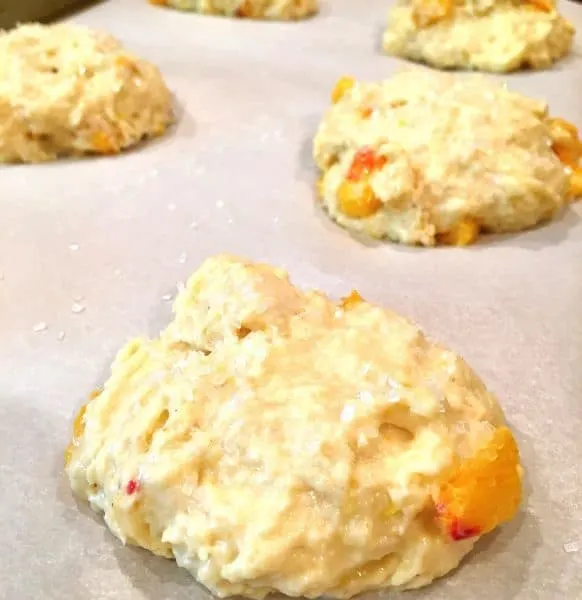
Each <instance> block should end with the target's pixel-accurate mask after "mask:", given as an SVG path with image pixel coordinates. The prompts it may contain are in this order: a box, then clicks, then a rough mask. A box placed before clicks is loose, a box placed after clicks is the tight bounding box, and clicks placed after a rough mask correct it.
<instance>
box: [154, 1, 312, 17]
mask: <svg viewBox="0 0 582 600" xmlns="http://www.w3.org/2000/svg"><path fill="white" fill-rule="evenodd" d="M150 2H151V3H152V4H158V5H163V6H170V7H172V8H177V9H178V10H188V11H195V12H198V13H201V14H205V15H223V16H227V17H235V18H246V19H270V20H279V21H293V20H297V19H303V18H305V17H308V16H310V15H313V14H315V13H316V12H317V10H318V0H150Z"/></svg>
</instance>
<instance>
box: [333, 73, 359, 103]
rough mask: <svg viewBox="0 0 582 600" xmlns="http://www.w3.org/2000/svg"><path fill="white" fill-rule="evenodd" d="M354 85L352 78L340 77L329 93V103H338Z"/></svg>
mask: <svg viewBox="0 0 582 600" xmlns="http://www.w3.org/2000/svg"><path fill="white" fill-rule="evenodd" d="M355 84H356V81H355V79H354V78H353V77H347V76H346V77H340V79H338V82H337V83H336V84H335V87H334V88H333V90H332V92H331V101H332V102H333V103H334V104H335V103H336V102H339V101H340V100H341V99H342V98H343V97H344V96H345V95H346V94H347V92H349V91H350V90H351V89H352V88H353V87H354V85H355Z"/></svg>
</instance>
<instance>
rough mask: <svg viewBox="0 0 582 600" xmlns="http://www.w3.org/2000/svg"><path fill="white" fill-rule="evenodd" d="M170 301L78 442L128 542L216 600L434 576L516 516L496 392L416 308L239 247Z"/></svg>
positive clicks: (75, 457) (73, 471)
mask: <svg viewBox="0 0 582 600" xmlns="http://www.w3.org/2000/svg"><path fill="white" fill-rule="evenodd" d="M174 310H175V317H174V320H173V321H172V322H171V323H170V325H169V326H168V328H167V329H166V330H165V331H163V332H162V333H161V335H160V337H159V338H158V339H137V340H134V341H131V342H130V343H129V344H127V345H126V346H125V347H124V348H123V349H122V350H121V351H120V352H119V354H118V356H117V358H116V360H115V363H114V364H113V367H112V373H111V377H110V378H109V380H108V381H107V382H106V384H105V386H104V388H103V390H102V391H100V392H97V393H96V394H95V395H94V397H93V398H92V399H91V400H90V402H89V403H88V404H87V406H86V407H85V408H84V409H83V410H82V411H81V413H80V414H79V416H78V418H77V420H76V423H75V428H74V438H73V441H72V443H71V445H70V447H69V449H68V451H67V457H66V464H67V467H66V468H67V473H68V476H69V478H70V482H71V486H72V488H73V490H74V492H75V493H76V494H77V495H78V496H80V497H81V498H84V499H86V500H88V501H89V502H90V504H91V506H92V507H93V508H94V509H95V510H97V511H99V512H103V513H104V517H105V521H106V523H107V525H108V526H109V528H110V529H111V531H112V532H113V533H114V534H115V535H116V536H117V537H118V538H120V539H121V540H123V541H124V542H128V543H132V544H138V545H140V546H143V547H145V548H148V549H149V550H151V551H152V552H155V553H157V554H160V555H163V556H167V557H175V558H176V560H177V562H178V564H180V565H181V566H183V567H185V568H187V569H189V570H190V571H191V572H192V574H193V575H194V576H195V577H196V578H197V579H198V580H199V581H200V582H201V583H203V584H204V585H205V586H207V587H208V588H209V589H210V590H211V591H212V592H214V593H216V594H218V595H220V596H225V595H232V594H242V595H245V596H249V597H252V598H262V597H264V596H265V595H266V594H267V593H269V592H271V591H280V592H283V593H285V594H288V595H290V596H299V595H304V596H308V597H315V596H319V595H322V594H329V595H331V596H337V597H348V596H351V595H354V594H356V593H358V592H361V591H363V590H367V589H374V588H379V587H384V586H405V587H418V586H422V585H425V584H427V583H429V582H430V581H432V580H433V579H434V578H436V577H439V576H441V575H443V574H445V573H447V572H448V571H450V570H451V569H453V568H455V567H456V566H457V565H458V563H459V561H460V560H461V559H462V558H463V556H464V555H465V554H467V553H468V552H469V551H470V550H471V548H472V546H473V544H474V542H475V540H476V539H477V538H478V537H479V535H480V534H482V533H485V532H487V531H489V530H491V529H492V528H494V527H495V526H497V525H498V524H499V523H500V522H502V521H504V520H506V519H509V518H511V517H512V516H513V514H514V513H515V511H516V510H517V508H518V505H519V501H520V477H521V475H520V473H521V470H520V467H519V457H518V453H517V448H516V446H515V441H514V439H513V436H512V435H511V433H510V432H509V430H508V429H507V428H506V427H505V426H504V419H503V415H502V411H501V409H500V407H499V405H498V404H497V402H496V400H495V398H494V397H493V396H492V395H491V394H490V393H488V392H487V390H486V389H485V387H484V385H483V383H482V382H481V381H480V379H479V378H478V377H477V376H476V375H475V374H474V373H473V371H472V370H471V369H470V368H469V367H468V366H467V365H466V363H465V362H464V361H463V360H462V359H461V358H459V357H458V356H457V355H455V354H454V353H452V352H450V351H448V350H445V349H444V348H442V347H441V346H439V345H437V344H434V343H432V342H430V341H429V340H427V338H426V337H425V336H424V335H423V334H422V332H421V331H419V330H418V329H417V328H416V327H415V326H414V325H412V324H411V323H410V322H408V321H407V320H405V319H403V318H402V317H400V316H398V315H396V314H394V313H392V312H390V311H388V310H383V309H381V308H378V307H375V306H373V305H371V304H368V303H366V302H364V301H363V300H362V299H361V298H360V297H359V295H358V294H357V293H352V294H351V295H350V296H349V297H348V298H347V299H344V300H343V301H342V302H340V303H339V304H338V303H334V302H332V301H330V300H329V299H328V298H327V297H326V296H324V295H323V294H320V293H318V292H302V291H300V290H298V289H297V288H295V287H294V286H293V285H292V284H291V283H290V282H289V280H288V278H287V276H286V274H285V273H284V272H282V271H279V270H276V269H273V268H271V267H269V266H266V265H261V264H252V263H249V262H245V261H243V260H240V259H237V258H235V257H232V256H217V257H214V258H211V259H208V260H207V261H206V262H205V263H204V264H203V265H202V266H201V267H200V269H199V270H198V271H197V272H196V273H195V274H194V275H193V276H192V278H191V279H190V281H189V282H188V284H187V287H186V288H185V290H184V291H183V292H182V293H181V294H180V295H179V297H178V298H177V299H176V302H175V306H174ZM475 482H477V485H475ZM484 499H485V504H484ZM498 505H499V506H504V507H505V508H504V509H503V510H501V511H498V510H497V509H496V506H498Z"/></svg>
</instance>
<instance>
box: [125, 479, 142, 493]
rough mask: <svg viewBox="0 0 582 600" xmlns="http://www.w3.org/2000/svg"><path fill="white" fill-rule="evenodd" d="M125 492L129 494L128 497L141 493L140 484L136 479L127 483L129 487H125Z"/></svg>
mask: <svg viewBox="0 0 582 600" xmlns="http://www.w3.org/2000/svg"><path fill="white" fill-rule="evenodd" d="M125 492H126V493H127V495H128V496H131V495H132V494H135V493H136V492H139V482H138V481H136V480H135V479H130V480H129V481H128V482H127V486H126V487H125Z"/></svg>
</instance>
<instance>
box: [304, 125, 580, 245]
mask: <svg viewBox="0 0 582 600" xmlns="http://www.w3.org/2000/svg"><path fill="white" fill-rule="evenodd" d="M322 117H323V113H322V114H320V115H313V116H310V117H308V118H307V119H306V123H305V130H306V131H309V132H310V133H309V135H308V136H307V137H306V138H305V139H304V140H303V142H302V143H301V146H300V148H299V152H298V156H297V169H296V177H297V179H298V180H299V181H302V182H304V183H306V184H307V185H308V186H309V187H310V188H311V189H312V190H313V201H312V202H313V216H314V218H316V219H318V220H320V221H321V223H322V226H323V228H324V229H325V230H327V231H332V230H338V229H339V230H340V231H343V232H344V233H345V234H347V235H348V236H349V237H350V238H351V239H352V240H353V241H355V242H357V243H358V244H360V245H363V246H365V247H367V248H390V249H391V250H394V251H395V252H401V253H415V252H427V251H430V252H432V253H433V254H435V256H438V255H437V254H436V252H450V251H456V252H458V251H462V252H481V251H483V250H486V249H487V248H491V247H499V246H511V247H516V248H522V249H525V250H533V251H539V250H543V249H544V248H547V247H548V246H556V245H558V244H561V243H562V242H564V241H565V240H567V239H568V237H569V235H570V233H571V231H572V230H574V229H575V228H576V227H578V226H579V224H580V220H581V218H582V216H581V215H580V214H579V209H577V208H576V205H575V204H574V205H569V204H568V205H567V206H566V207H565V209H564V210H563V211H561V212H560V213H559V214H558V215H556V217H555V218H554V219H553V220H551V221H546V222H544V223H540V224H539V225H537V226H536V227H533V228H531V229H529V230H526V231H521V232H517V233H511V234H483V235H481V236H480V237H479V239H478V240H477V242H476V243H475V244H472V245H471V246H465V247H463V248H453V247H450V246H438V247H436V248H422V247H417V246H407V245H405V244H397V243H394V242H391V241H389V240H376V239H373V238H370V237H369V236H367V235H365V234H361V233H357V232H352V231H349V230H347V229H345V228H343V227H342V226H340V225H338V224H337V223H335V222H333V221H332V220H331V219H330V217H329V216H328V215H326V214H325V211H324V210H323V209H322V208H321V206H320V205H319V202H318V201H317V197H316V194H315V185H316V181H317V178H318V176H319V170H318V168H317V166H316V165H315V162H314V159H313V138H314V137H315V134H316V132H317V129H318V127H319V124H320V123H321V119H322Z"/></svg>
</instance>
